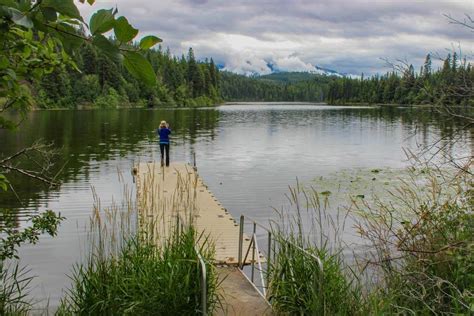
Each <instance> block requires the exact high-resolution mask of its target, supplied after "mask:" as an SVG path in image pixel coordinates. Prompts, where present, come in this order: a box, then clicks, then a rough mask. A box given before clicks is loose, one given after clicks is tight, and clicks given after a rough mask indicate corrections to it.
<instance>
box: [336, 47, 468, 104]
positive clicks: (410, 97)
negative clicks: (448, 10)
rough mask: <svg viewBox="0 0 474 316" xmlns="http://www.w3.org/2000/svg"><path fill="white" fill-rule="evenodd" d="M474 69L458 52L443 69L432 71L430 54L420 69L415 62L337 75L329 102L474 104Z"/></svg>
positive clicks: (448, 60)
mask: <svg viewBox="0 0 474 316" xmlns="http://www.w3.org/2000/svg"><path fill="white" fill-rule="evenodd" d="M473 83H474V70H473V69H472V66H471V65H470V64H469V63H468V62H466V60H462V61H460V60H458V56H457V54H456V53H453V55H451V54H448V56H447V57H446V59H445V60H444V63H443V66H442V68H441V69H438V70H436V71H433V69H432V63H431V56H430V55H429V54H428V55H427V56H426V59H425V63H424V65H423V66H422V67H421V69H420V71H419V72H415V69H414V67H413V65H409V66H407V67H402V69H401V71H399V72H390V73H387V74H385V75H383V76H374V77H371V78H367V79H364V78H361V79H350V78H341V79H335V80H333V81H332V82H331V83H330V84H329V89H328V95H327V101H328V102H329V103H338V104H344V103H351V102H355V103H359V102H362V103H386V104H433V103H436V102H442V103H443V104H446V105H467V104H469V105H474V98H473V97H472V91H473V90H472V89H473Z"/></svg>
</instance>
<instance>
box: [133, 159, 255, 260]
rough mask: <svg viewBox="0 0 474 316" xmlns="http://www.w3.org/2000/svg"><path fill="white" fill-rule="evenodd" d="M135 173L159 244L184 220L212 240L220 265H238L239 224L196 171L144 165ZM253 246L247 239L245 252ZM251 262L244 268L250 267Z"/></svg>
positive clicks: (143, 206)
mask: <svg viewBox="0 0 474 316" xmlns="http://www.w3.org/2000/svg"><path fill="white" fill-rule="evenodd" d="M135 170H136V171H135V172H136V182H137V201H138V207H139V210H140V214H141V216H142V218H143V219H144V222H146V223H148V225H149V229H148V230H149V231H150V230H152V231H153V234H154V235H155V236H156V238H157V242H159V240H165V239H166V238H167V236H168V235H169V233H170V231H171V230H172V229H173V227H174V225H176V224H177V222H178V221H179V220H180V219H181V221H183V220H184V221H186V222H187V223H189V222H190V221H192V223H193V225H194V227H195V228H196V229H197V231H198V233H203V234H204V235H205V236H209V240H210V241H211V242H213V243H214V246H215V261H216V262H215V263H216V264H217V265H219V264H225V265H237V264H238V249H239V224H238V223H237V222H236V221H235V220H234V218H233V217H232V215H231V214H229V212H228V211H227V210H226V209H225V208H224V207H223V206H222V205H221V204H220V203H219V201H218V200H217V199H216V197H215V196H214V195H213V194H212V193H211V191H210V190H209V189H208V187H207V186H206V185H205V184H204V183H203V181H202V179H201V178H200V177H199V175H198V173H197V171H196V170H194V168H193V167H191V166H190V165H189V164H185V163H172V164H171V165H170V166H169V167H161V166H160V164H159V163H155V162H152V163H140V164H138V165H137V166H136V167H135ZM249 244H250V239H249V238H248V236H245V237H244V243H243V249H244V251H245V250H246V249H248V247H249ZM260 256H261V255H260ZM261 258H262V259H263V257H262V256H261ZM250 260H251V258H248V259H247V260H246V262H245V263H244V264H250V263H251V261H250Z"/></svg>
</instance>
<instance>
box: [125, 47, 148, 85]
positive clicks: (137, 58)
mask: <svg viewBox="0 0 474 316" xmlns="http://www.w3.org/2000/svg"><path fill="white" fill-rule="evenodd" d="M123 64H124V66H125V68H127V70H128V71H129V72H130V73H131V74H132V75H133V76H134V77H136V78H137V79H140V80H142V81H143V82H144V83H145V84H147V85H149V86H153V85H155V84H156V74H155V71H154V70H153V67H152V66H151V64H150V63H149V62H148V60H146V58H145V57H143V56H142V55H140V54H139V53H136V52H126V54H125V60H124V62H123Z"/></svg>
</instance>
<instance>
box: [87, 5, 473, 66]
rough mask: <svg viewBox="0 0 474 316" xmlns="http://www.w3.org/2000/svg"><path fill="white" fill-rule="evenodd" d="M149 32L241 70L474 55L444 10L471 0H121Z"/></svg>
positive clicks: (468, 36) (461, 10)
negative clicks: (457, 53) (453, 51)
mask: <svg viewBox="0 0 474 316" xmlns="http://www.w3.org/2000/svg"><path fill="white" fill-rule="evenodd" d="M115 5H117V6H118V8H119V12H120V13H122V14H124V15H126V16H127V17H128V18H129V20H130V21H131V23H132V24H133V25H135V26H137V27H138V28H139V29H140V30H141V31H142V33H141V34H143V35H145V34H157V35H159V36H161V37H162V38H163V39H164V45H165V46H169V47H170V49H171V51H172V52H173V53H175V54H181V53H183V52H185V51H186V50H187V48H188V47H191V46H192V47H193V48H194V49H195V52H196V55H197V57H201V58H204V57H210V56H212V57H213V58H214V59H215V61H216V62H217V63H219V64H224V65H225V68H226V69H228V70H230V71H234V72H238V73H243V74H245V73H261V74H265V73H269V72H271V71H272V69H271V68H269V67H268V65H269V64H271V65H273V67H276V68H274V69H278V70H280V71H310V70H311V69H314V66H316V65H317V66H320V67H323V68H329V69H335V70H337V71H338V72H341V73H347V74H360V73H362V72H364V73H366V74H374V73H377V72H382V71H385V70H386V65H385V64H384V62H383V61H382V60H381V58H388V59H392V60H395V59H406V60H408V61H410V62H412V63H414V64H415V65H419V64H421V63H422V61H423V59H424V57H425V55H426V54H427V53H429V52H431V53H438V54H440V55H442V56H444V55H446V53H447V52H446V49H451V48H452V47H453V46H454V47H455V48H457V47H458V45H459V44H460V45H461V47H462V51H463V53H464V54H465V55H467V56H469V55H471V54H472V53H473V52H474V47H473V41H472V35H473V33H472V32H471V31H470V30H468V29H466V28H463V27H460V26H458V25H453V24H450V23H449V21H448V20H447V18H446V17H445V16H443V14H448V15H451V16H453V17H455V18H458V19H463V17H464V14H474V1H471V0H430V1H414V0H384V1H379V0H320V1H312V0H274V1H258V0H256V1H247V0H236V1H220V0H199V1H197V0H194V1H192V0H180V1H175V0H164V1H159V2H156V1H150V0H115V1H105V0H104V1H98V3H97V5H95V6H93V7H92V8H89V7H88V6H86V5H80V7H81V9H82V10H83V11H84V13H86V15H87V14H90V12H92V11H93V10H95V9H98V8H102V7H105V8H110V7H113V6H115Z"/></svg>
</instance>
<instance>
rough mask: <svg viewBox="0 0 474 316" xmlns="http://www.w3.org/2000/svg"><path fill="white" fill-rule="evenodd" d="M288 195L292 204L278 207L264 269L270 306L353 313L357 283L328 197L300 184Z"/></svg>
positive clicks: (319, 312) (308, 311)
mask: <svg viewBox="0 0 474 316" xmlns="http://www.w3.org/2000/svg"><path fill="white" fill-rule="evenodd" d="M288 199H289V201H290V210H289V211H288V212H280V213H279V214H280V221H279V223H278V224H274V225H272V234H273V236H274V239H275V251H274V253H275V256H274V258H272V260H271V261H270V262H271V264H270V267H269V269H268V273H269V280H270V283H269V300H270V302H271V303H272V307H273V309H274V310H275V312H277V313H278V314H285V315H355V314H357V313H358V312H359V310H360V309H361V301H362V300H361V297H362V292H361V288H360V286H359V284H358V282H357V280H356V279H355V278H354V275H353V274H352V270H351V269H350V268H349V267H348V266H347V265H346V264H345V263H344V260H343V257H342V253H341V249H339V248H337V246H336V245H337V244H338V242H339V241H338V240H336V239H337V236H338V233H337V231H338V230H339V229H340V228H341V226H340V225H338V224H336V223H338V220H334V219H333V218H332V217H331V216H330V215H329V214H328V213H327V212H326V210H327V200H326V198H324V197H321V196H320V195H319V194H318V192H317V191H316V190H314V189H312V188H309V189H305V188H302V187H301V186H300V185H299V184H298V185H297V186H296V188H290V195H289V196H288ZM308 216H309V218H310V219H311V220H310V221H307V219H308ZM342 220H344V217H342ZM331 230H332V233H329V231H331ZM333 236H336V239H334V238H333Z"/></svg>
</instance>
